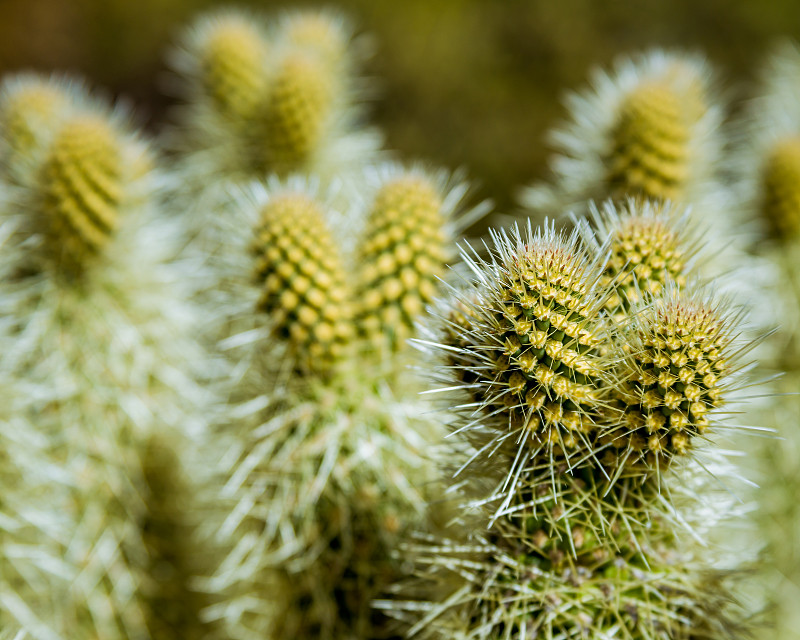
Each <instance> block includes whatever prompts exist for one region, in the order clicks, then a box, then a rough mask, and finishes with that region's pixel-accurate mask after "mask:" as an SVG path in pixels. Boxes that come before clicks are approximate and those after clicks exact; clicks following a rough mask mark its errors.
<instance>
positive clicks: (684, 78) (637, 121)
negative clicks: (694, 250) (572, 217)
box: [523, 50, 723, 213]
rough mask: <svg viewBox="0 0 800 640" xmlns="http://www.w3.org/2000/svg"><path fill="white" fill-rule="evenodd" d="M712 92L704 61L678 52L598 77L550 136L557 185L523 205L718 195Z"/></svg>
mask: <svg viewBox="0 0 800 640" xmlns="http://www.w3.org/2000/svg"><path fill="white" fill-rule="evenodd" d="M714 87H715V82H714V80H713V74H712V72H711V70H710V68H709V66H708V64H707V62H706V61H705V60H704V59H703V58H701V57H698V56H690V55H686V54H681V53H668V52H663V51H659V50H656V51H650V52H647V53H644V54H642V55H639V56H637V57H635V58H631V59H622V60H620V61H618V62H617V64H616V65H615V67H614V69H613V71H612V72H610V73H609V72H605V71H601V70H596V71H595V72H594V73H593V75H592V78H591V87H589V88H588V89H585V90H583V91H580V92H575V93H572V94H570V95H569V96H568V98H567V101H566V102H567V107H568V110H569V118H568V120H567V122H566V123H565V124H564V125H562V126H561V127H560V128H558V129H556V130H554V131H553V133H552V134H551V136H550V138H551V141H552V144H553V145H554V147H555V149H556V155H555V156H554V159H553V160H552V162H551V168H552V171H553V174H554V178H553V181H552V184H549V185H544V184H542V185H537V186H534V187H532V188H530V189H528V190H526V191H525V193H524V194H523V200H524V202H525V204H527V205H528V206H530V207H531V208H532V209H534V210H544V211H546V212H548V213H550V212H552V213H555V212H560V211H563V210H568V209H570V208H574V207H575V206H580V207H583V206H585V203H586V202H587V201H588V200H591V199H594V200H604V199H606V198H609V197H612V198H615V199H620V200H624V199H625V198H627V197H634V196H639V197H644V198H650V199H653V200H660V201H666V200H672V201H674V200H680V201H682V202H687V203H698V204H699V203H705V200H706V198H709V197H711V196H714V195H716V192H717V191H718V189H719V186H718V184H717V182H718V180H719V177H718V175H717V173H718V171H719V165H720V160H721V150H722V138H721V136H720V133H719V131H718V129H719V126H720V124H721V122H722V119H723V111H722V109H721V107H720V106H719V105H718V104H717V103H716V102H715V100H714V95H715V90H714ZM706 205H707V206H708V203H706ZM716 206H719V205H718V204H717V205H716Z"/></svg>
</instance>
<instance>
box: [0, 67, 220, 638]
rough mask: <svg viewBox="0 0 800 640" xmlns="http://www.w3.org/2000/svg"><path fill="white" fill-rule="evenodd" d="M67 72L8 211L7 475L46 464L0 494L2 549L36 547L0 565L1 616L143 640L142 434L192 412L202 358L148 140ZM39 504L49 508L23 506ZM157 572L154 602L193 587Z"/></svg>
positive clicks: (190, 418) (2, 339)
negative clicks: (10, 426)
mask: <svg viewBox="0 0 800 640" xmlns="http://www.w3.org/2000/svg"><path fill="white" fill-rule="evenodd" d="M51 82H53V89H54V90H57V89H59V88H60V87H61V86H62V84H60V82H61V81H57V80H54V81H51ZM70 86H71V87H72V93H70V94H69V95H68V98H69V102H68V104H67V105H65V107H64V113H59V114H57V115H56V116H54V122H52V123H51V125H50V126H51V127H52V131H53V135H52V136H51V137H50V139H49V140H48V141H46V142H43V144H45V148H44V149H43V151H42V153H41V154H37V155H35V156H32V159H33V160H34V161H35V160H36V158H38V165H37V166H35V167H34V171H35V175H36V176H37V177H38V179H37V180H35V181H30V182H29V183H20V184H17V185H16V186H17V189H15V190H14V191H13V196H11V197H9V199H8V202H6V203H5V205H4V208H3V211H2V228H3V229H10V230H11V232H10V233H9V234H8V235H7V236H6V246H5V247H4V249H5V251H4V252H3V257H2V263H3V264H2V268H1V269H0V270H1V271H2V273H3V274H4V275H5V276H6V277H4V278H3V281H2V289H0V299H2V300H3V301H4V304H5V305H6V309H5V311H6V312H7V313H8V316H7V317H8V319H9V320H8V322H6V323H4V325H3V327H2V331H0V343H1V344H2V346H3V348H2V351H3V355H2V358H1V359H0V370H1V371H2V372H3V376H8V377H9V378H10V379H12V380H15V383H14V387H13V388H14V390H15V395H14V398H13V401H12V402H11V403H10V405H9V409H10V411H11V412H12V413H11V414H9V415H3V416H2V418H1V419H0V422H3V423H4V424H5V423H6V422H7V421H12V422H15V423H16V425H17V428H18V429H20V430H21V433H22V434H24V435H23V436H22V437H21V438H19V439H16V438H15V440H18V441H19V442H20V443H24V442H28V443H30V445H31V446H30V450H29V452H28V453H27V454H25V455H24V456H21V457H20V459H19V460H20V462H18V463H16V464H17V469H18V471H17V472H16V473H17V474H19V473H22V472H25V473H26V475H27V471H26V469H27V468H28V466H29V465H31V466H35V467H38V468H39V469H40V471H38V472H36V473H32V474H31V476H30V481H28V480H27V479H26V482H29V491H30V493H29V494H28V499H29V500H30V504H29V505H27V506H25V507H24V508H23V506H22V505H21V504H20V503H19V502H17V496H16V495H15V494H14V493H13V492H12V493H11V494H10V496H9V500H8V502H6V503H4V504H3V505H2V506H3V509H4V518H3V519H4V522H11V523H15V525H14V527H13V528H12V530H13V535H12V537H11V539H4V555H6V553H10V554H12V555H19V554H20V552H24V553H27V554H30V550H27V546H26V543H25V542H24V538H21V539H20V538H17V536H30V543H27V544H35V545H36V553H35V554H33V555H29V559H30V560H29V565H28V566H25V563H24V562H22V563H20V562H17V563H16V568H14V569H11V568H9V570H8V571H4V572H3V574H2V580H3V585H2V588H0V590H2V591H3V592H4V593H5V592H11V593H16V594H17V600H16V601H11V600H7V601H6V602H5V603H4V604H3V605H1V606H0V610H2V614H0V618H2V621H3V626H4V628H13V627H15V626H19V627H21V628H23V629H25V630H26V631H28V632H29V633H30V634H31V635H33V636H35V637H64V636H71V635H78V636H81V637H106V638H134V637H136V638H139V637H142V636H143V635H146V634H147V629H148V626H149V625H150V620H149V616H150V613H152V612H150V611H148V609H147V606H146V604H145V601H146V598H145V595H144V594H143V592H142V591H140V587H141V586H142V584H143V582H144V581H145V580H146V579H149V577H150V570H151V569H152V568H153V564H152V563H151V560H152V558H151V557H150V555H149V550H148V548H147V546H146V545H144V543H143V540H142V531H141V529H140V528H139V527H140V524H141V523H143V522H144V521H145V520H147V518H148V516H149V515H150V514H149V511H148V509H149V505H150V503H149V502H148V499H147V497H146V495H145V494H146V493H147V481H146V480H145V478H143V475H142V465H143V464H144V462H143V459H144V458H146V456H147V452H146V448H145V447H144V443H145V442H147V440H148V438H149V436H150V434H152V433H153V432H154V431H155V430H156V429H158V430H163V431H165V432H170V431H172V430H178V429H180V428H183V427H184V426H185V424H191V423H192V422H196V421H197V418H196V417H195V416H194V415H193V412H194V411H195V410H196V409H197V408H199V407H202V406H204V403H205V402H206V400H204V395H203V394H201V393H200V390H199V388H198V387H197V386H196V383H195V382H194V381H193V379H192V376H191V375H190V372H191V371H192V367H193V366H198V365H199V364H200V363H202V362H203V361H204V356H203V354H202V352H201V351H200V350H199V348H198V346H197V345H196V344H195V343H194V342H193V341H192V339H191V338H189V337H188V336H189V335H190V328H189V325H188V322H189V319H190V318H192V312H191V311H190V310H189V309H188V308H187V306H186V303H185V301H184V300H183V295H182V291H181V289H180V288H178V287H176V286H175V285H174V283H175V282H179V281H180V276H182V275H184V274H181V272H180V270H179V267H178V266H177V265H176V264H172V263H171V260H172V257H173V256H174V252H175V250H176V247H177V246H178V244H177V243H178V239H177V238H176V237H175V236H174V227H173V226H172V225H170V224H168V223H164V222H161V221H159V220H158V219H157V218H155V217H153V213H154V211H153V208H152V207H153V204H154V194H153V191H152V189H153V184H154V182H153V180H152V177H151V176H149V175H147V174H144V175H143V174H142V172H143V170H144V168H145V166H146V163H142V159H143V158H145V157H148V156H147V153H146V151H145V149H146V145H145V143H144V142H143V141H142V140H140V139H139V138H137V137H136V135H135V133H134V132H133V131H131V129H130V127H129V125H128V124H127V122H126V121H125V118H124V114H121V113H120V112H119V111H115V110H113V109H112V108H111V107H110V106H109V105H107V104H105V103H104V102H103V101H102V100H100V99H97V98H94V97H92V96H90V95H88V94H87V93H85V92H82V91H81V89H79V87H80V86H82V85H80V84H79V83H72V84H70ZM10 175H14V173H13V171H12V172H11V174H10ZM42 354H47V355H46V356H44V357H43V356H42ZM190 363H193V364H190ZM11 416H13V417H11ZM17 448H18V445H17V444H14V446H10V447H9V449H8V451H9V453H11V454H14V452H15V451H16V450H17ZM32 458H35V460H33V459H32ZM43 474H44V475H43ZM45 478H46V480H45ZM3 481H4V486H6V485H5V483H6V482H9V483H11V480H10V479H8V478H5V477H4V478H3ZM45 482H46V484H45ZM10 486H13V484H12V485H10ZM37 513H52V514H53V515H52V516H50V517H48V518H45V519H40V520H38V521H37V520H36V519H35V518H34V519H33V520H29V518H30V517H31V516H34V517H35V516H36V514H37ZM25 520H28V522H27V524H25ZM15 538H17V539H16V541H15ZM20 540H22V541H23V543H22V544H20ZM150 541H151V542H152V541H153V538H152V536H151V537H150ZM5 545H8V546H7V547H6V546H5ZM15 546H16V551H15V550H14V547H15ZM23 583H27V584H29V585H30V587H31V589H30V590H27V591H26V590H25V589H20V590H18V591H17V589H16V587H17V586H20V585H21V584H23ZM160 586H161V585H156V586H155V587H153V585H152V583H151V585H150V595H151V596H152V597H154V598H155V600H157V601H159V602H164V601H169V602H170V606H173V607H175V608H177V609H179V608H181V607H183V606H184V604H183V603H184V602H190V600H191V599H190V598H187V594H188V593H189V592H190V591H191V587H190V586H189V585H183V589H181V590H180V593H174V592H173V593H164V594H163V598H162V597H161V596H159V595H153V594H155V593H156V592H157V591H158V589H159V588H160ZM187 606H188V605H187ZM167 608H169V607H167ZM192 615H193V614H192ZM162 637H166V636H162Z"/></svg>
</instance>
